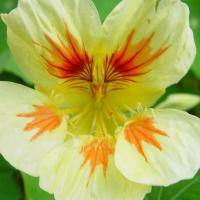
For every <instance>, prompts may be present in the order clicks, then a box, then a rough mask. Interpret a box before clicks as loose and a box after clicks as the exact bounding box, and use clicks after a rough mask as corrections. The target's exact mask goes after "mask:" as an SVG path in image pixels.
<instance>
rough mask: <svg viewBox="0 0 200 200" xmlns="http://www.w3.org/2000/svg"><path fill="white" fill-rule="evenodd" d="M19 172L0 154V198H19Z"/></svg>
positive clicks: (12, 199)
mask: <svg viewBox="0 0 200 200" xmlns="http://www.w3.org/2000/svg"><path fill="white" fill-rule="evenodd" d="M19 180H20V178H19V174H18V173H17V171H16V170H15V169H13V168H12V167H11V166H10V165H9V164H8V163H7V162H6V161H5V160H4V159H3V158H2V157H1V156H0V200H21V196H22V194H21V190H20V184H19V182H20V181H19Z"/></svg>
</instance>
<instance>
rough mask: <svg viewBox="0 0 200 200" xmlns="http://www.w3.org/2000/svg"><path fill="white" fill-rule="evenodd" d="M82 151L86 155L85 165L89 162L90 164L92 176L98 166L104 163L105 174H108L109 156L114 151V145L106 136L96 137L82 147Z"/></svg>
mask: <svg viewBox="0 0 200 200" xmlns="http://www.w3.org/2000/svg"><path fill="white" fill-rule="evenodd" d="M80 153H82V154H83V156H84V161H83V163H82V165H81V167H83V166H84V165H85V164H86V163H87V162H89V164H90V175H89V177H91V176H92V174H93V173H94V171H95V169H96V167H97V166H98V165H102V168H103V174H104V176H106V171H107V167H108V159H109V156H110V155H112V154H113V153H114V147H113V145H112V144H111V143H110V142H109V141H108V140H107V139H105V138H100V139H94V140H92V141H91V142H90V143H89V144H87V145H85V146H83V147H82V148H81V151H80Z"/></svg>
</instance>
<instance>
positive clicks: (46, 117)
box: [17, 105, 61, 141]
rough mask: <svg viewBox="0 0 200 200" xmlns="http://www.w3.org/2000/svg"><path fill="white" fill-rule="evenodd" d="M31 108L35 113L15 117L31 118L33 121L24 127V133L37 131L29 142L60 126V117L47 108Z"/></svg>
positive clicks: (45, 106) (37, 106)
mask: <svg viewBox="0 0 200 200" xmlns="http://www.w3.org/2000/svg"><path fill="white" fill-rule="evenodd" d="M33 107H34V109H35V111H33V112H30V113H21V114H18V115H17V117H24V118H33V120H32V121H31V122H29V123H28V124H27V125H26V126H25V127H24V131H31V130H34V129H38V131H37V133H36V134H35V135H34V136H33V137H32V138H31V141H33V140H36V139H37V138H38V137H40V136H41V135H42V134H43V133H45V132H47V131H49V132H51V131H53V130H54V129H56V128H57V127H58V126H59V125H60V124H61V117H60V116H59V115H58V114H56V113H55V111H54V110H53V109H51V108H50V107H49V106H47V105H42V106H39V105H33Z"/></svg>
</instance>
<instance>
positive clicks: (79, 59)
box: [34, 26, 93, 81]
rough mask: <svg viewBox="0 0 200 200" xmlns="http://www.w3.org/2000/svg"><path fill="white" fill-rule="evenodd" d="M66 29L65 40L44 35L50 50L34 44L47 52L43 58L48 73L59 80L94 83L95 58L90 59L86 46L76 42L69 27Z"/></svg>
mask: <svg viewBox="0 0 200 200" xmlns="http://www.w3.org/2000/svg"><path fill="white" fill-rule="evenodd" d="M65 28H66V35H65V39H61V38H60V37H59V36H57V41H56V40H55V39H52V38H51V37H50V36H48V35H47V34H44V37H45V39H46V41H47V42H48V46H49V47H48V48H47V47H45V46H42V45H40V44H39V43H37V42H34V44H35V45H38V46H40V47H41V48H42V49H43V50H44V52H45V54H42V55H41V57H42V59H43V61H44V63H45V65H46V66H47V70H48V72H49V73H50V74H51V75H53V76H55V77H57V78H61V79H66V80H67V81H72V80H83V81H92V63H93V58H90V57H89V55H88V53H87V52H86V50H85V48H84V45H83V44H80V43H79V42H78V41H77V40H76V38H75V37H74V36H73V35H72V34H71V33H70V32H69V31H68V28H67V26H65Z"/></svg>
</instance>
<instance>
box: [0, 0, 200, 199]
mask: <svg viewBox="0 0 200 200" xmlns="http://www.w3.org/2000/svg"><path fill="white" fill-rule="evenodd" d="M2 19H3V21H4V22H5V23H6V25H7V33H8V44H9V47H10V50H11V52H12V54H13V56H14V57H15V59H16V61H17V63H18V65H19V67H20V68H21V70H22V71H23V72H24V74H25V75H26V76H27V77H29V78H30V80H32V82H33V83H34V86H35V89H31V88H28V87H25V86H22V85H19V84H14V83H10V82H0V91H1V98H0V120H1V124H0V152H1V154H2V155H3V156H4V157H5V159H6V160H8V161H9V162H10V163H11V164H12V165H13V166H15V167H16V168H17V169H19V170H21V171H24V172H26V173H28V174H30V175H32V176H37V177H39V178H40V186H41V188H43V189H44V190H46V191H48V192H49V193H53V194H54V195H55V198H56V199H57V200H72V199H73V200H90V199H91V200H92V199H96V200H97V199H98V200H111V199H115V200H122V199H124V200H142V199H143V198H144V196H145V195H146V194H147V193H148V192H150V190H151V186H152V185H158V186H167V185H169V184H173V183H175V182H178V181H179V180H182V179H188V178H192V177H193V176H194V174H195V173H196V172H197V170H198V169H199V167H200V158H199V153H200V119H198V118H197V117H195V116H192V115H190V114H187V113H186V112H184V111H178V110H174V109H158V108H157V109H152V108H151V107H152V106H153V105H154V103H155V102H156V101H157V100H158V98H159V97H160V96H161V95H162V94H163V93H164V92H165V89H166V88H167V87H168V86H170V85H172V84H175V83H177V82H178V81H179V80H180V79H181V78H182V77H183V76H184V75H185V74H186V73H187V71H188V70H189V67H190V66H191V64H192V62H193V60H194V57H195V52H196V51H195V44H194V39H193V34H192V31H191V29H190V26H189V9H188V7H187V5H186V4H184V3H182V2H181V1H180V0H161V1H159V3H158V2H157V1H156V0H122V1H121V2H120V3H119V4H118V5H117V6H116V7H115V8H114V9H113V10H112V11H111V13H110V14H109V15H108V16H107V18H106V19H105V21H104V22H103V23H101V21H100V17H99V14H98V12H97V10H96V8H95V6H94V4H93V3H92V1H91V0H19V3H18V7H17V8H16V9H14V10H13V11H12V12H11V13H9V14H3V15H2Z"/></svg>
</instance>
